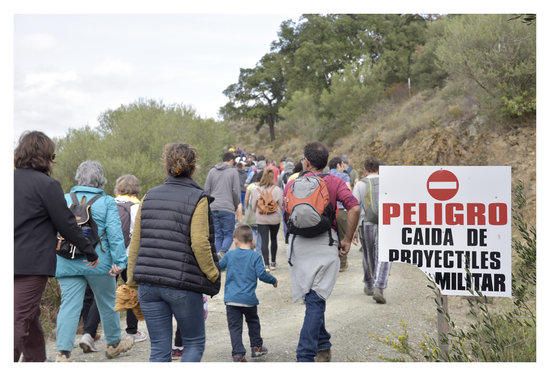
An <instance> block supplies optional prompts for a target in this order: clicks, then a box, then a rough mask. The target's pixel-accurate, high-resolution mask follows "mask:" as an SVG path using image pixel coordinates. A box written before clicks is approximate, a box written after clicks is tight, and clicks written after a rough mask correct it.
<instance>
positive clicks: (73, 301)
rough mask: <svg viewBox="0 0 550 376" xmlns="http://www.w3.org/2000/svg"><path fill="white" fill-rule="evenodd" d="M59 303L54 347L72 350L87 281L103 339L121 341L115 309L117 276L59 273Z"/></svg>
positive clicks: (109, 341)
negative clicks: (101, 328) (65, 274)
mask: <svg viewBox="0 0 550 376" xmlns="http://www.w3.org/2000/svg"><path fill="white" fill-rule="evenodd" d="M57 280H58V281H59V287H60V288H61V307H60V308H59V313H58V314H57V323H58V324H57V328H56V346H57V351H71V350H72V349H73V346H74V337H75V335H76V329H77V327H78V322H79V321H80V312H82V305H83V303H84V293H85V292H86V285H90V288H91V289H92V291H93V293H94V299H95V302H96V304H97V308H98V310H99V316H100V318H101V323H102V324H103V331H104V332H105V341H106V342H107V344H109V345H114V344H117V343H118V342H119V341H120V314H119V313H118V312H116V311H115V291H116V279H115V277H111V276H110V275H108V274H106V275H86V276H75V277H60V278H57Z"/></svg>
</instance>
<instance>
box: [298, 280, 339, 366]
mask: <svg viewBox="0 0 550 376" xmlns="http://www.w3.org/2000/svg"><path fill="white" fill-rule="evenodd" d="M305 305H306V314H305V317H304V324H303V325H302V330H301V331H300V339H299V341H298V347H297V348H296V360H297V361H298V362H313V361H314V358H315V355H317V352H318V351H321V350H328V349H330V348H331V347H332V344H331V343H330V334H329V333H328V332H327V330H326V328H325V309H326V302H325V300H324V299H322V298H321V297H319V295H317V293H316V292H315V291H313V290H310V291H309V292H308V293H307V294H306V296H305Z"/></svg>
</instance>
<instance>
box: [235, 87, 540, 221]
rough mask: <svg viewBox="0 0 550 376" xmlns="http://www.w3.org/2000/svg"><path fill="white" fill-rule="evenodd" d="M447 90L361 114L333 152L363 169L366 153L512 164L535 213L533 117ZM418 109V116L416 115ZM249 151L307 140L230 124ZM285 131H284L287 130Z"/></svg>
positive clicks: (393, 159)
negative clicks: (501, 111) (518, 117)
mask: <svg viewBox="0 0 550 376" xmlns="http://www.w3.org/2000/svg"><path fill="white" fill-rule="evenodd" d="M449 91H450V88H449V89H443V90H439V91H436V92H435V93H434V92H422V93H418V94H416V95H415V96H413V97H412V98H410V99H406V100H403V101H400V102H392V101H389V100H388V101H385V102H383V103H379V105H378V106H376V108H375V110H374V111H372V112H370V113H368V114H366V115H364V116H363V117H361V118H360V119H359V120H358V121H357V122H356V123H355V125H354V130H353V132H352V133H351V134H348V135H347V136H345V137H342V138H341V139H339V140H337V141H336V142H335V143H334V145H332V147H331V150H332V154H331V155H341V154H347V155H348V156H349V157H350V159H351V161H352V164H353V166H354V167H356V168H357V169H358V170H360V169H361V164H362V161H363V160H364V159H365V157H366V156H368V155H373V156H376V157H378V158H379V159H381V160H382V161H383V162H385V163H386V164H391V165H472V166H476V165H479V166H483V165H510V166H512V177H513V181H514V182H516V181H518V180H521V181H523V182H524V184H525V185H526V195H527V207H528V212H529V213H530V214H533V215H532V216H531V217H532V218H533V220H534V213H535V199H536V197H535V193H536V190H535V182H536V168H535V167H536V156H535V152H536V127H535V119H534V118H533V119H528V120H522V122H521V123H519V122H513V121H510V120H507V121H506V122H504V121H499V120H496V119H492V118H490V117H488V116H484V115H483V114H482V113H481V112H482V110H480V106H479V104H478V103H477V102H476V100H475V99H474V98H473V97H469V96H465V95H457V94H453V95H451V94H450V93H449ZM413 114H414V115H413ZM230 127H232V129H234V130H235V131H237V132H238V133H237V132H236V133H237V134H239V135H243V136H242V137H241V136H237V143H238V145H240V146H241V147H244V148H245V149H246V150H250V151H254V152H255V153H257V154H264V155H266V156H268V157H270V158H273V159H276V160H279V159H280V158H282V157H283V156H288V157H291V158H294V159H295V160H297V159H299V158H300V157H301V155H302V154H301V153H302V148H303V145H304V144H305V143H307V142H309V141H313V140H314V139H308V138H307V137H304V136H303V135H300V134H299V133H297V132H293V130H292V128H291V127H289V126H288V125H285V128H284V129H283V131H281V129H279V130H278V132H277V137H278V139H277V140H276V141H275V142H273V143H270V142H268V140H269V138H268V132H267V129H264V130H262V131H260V132H258V133H257V134H255V133H254V132H253V131H252V132H251V131H250V129H253V126H252V125H250V124H246V123H233V124H231V125H230ZM285 133H286V134H285Z"/></svg>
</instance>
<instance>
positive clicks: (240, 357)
mask: <svg viewBox="0 0 550 376" xmlns="http://www.w3.org/2000/svg"><path fill="white" fill-rule="evenodd" d="M233 361H234V362H248V360H246V357H245V356H244V355H233Z"/></svg>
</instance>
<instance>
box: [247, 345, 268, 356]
mask: <svg viewBox="0 0 550 376" xmlns="http://www.w3.org/2000/svg"><path fill="white" fill-rule="evenodd" d="M265 354H267V347H264V346H255V347H251V348H250V356H251V357H253V358H258V357H260V356H264V355H265Z"/></svg>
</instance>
